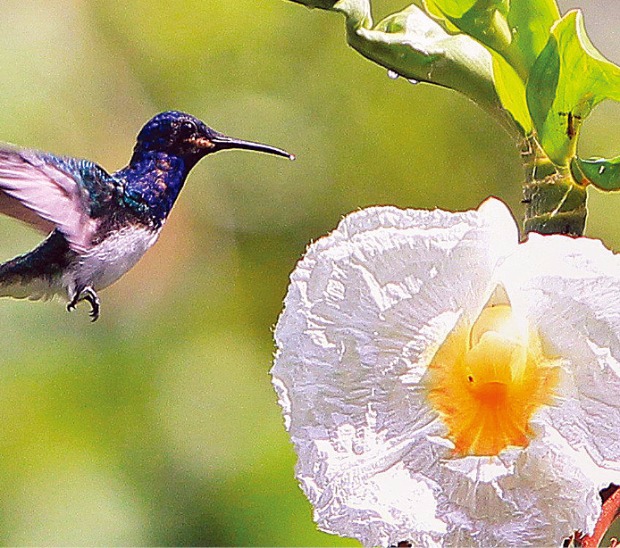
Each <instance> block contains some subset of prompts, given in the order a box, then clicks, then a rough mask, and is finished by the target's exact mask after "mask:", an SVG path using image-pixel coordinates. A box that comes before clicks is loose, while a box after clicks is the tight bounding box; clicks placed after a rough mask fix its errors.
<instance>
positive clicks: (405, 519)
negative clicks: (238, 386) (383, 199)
mask: <svg viewBox="0 0 620 548" xmlns="http://www.w3.org/2000/svg"><path fill="white" fill-rule="evenodd" d="M517 242H518V235H517V228H516V225H515V222H514V220H513V218H512V216H511V214H510V212H509V211H508V209H507V208H506V206H505V205H503V204H502V203H501V202H499V201H498V200H494V199H491V200H487V202H485V203H484V204H483V205H482V206H481V207H480V208H479V210H478V211H472V212H465V213H450V212H445V211H440V210H435V211H416V210H399V209H397V208H393V207H374V208H369V209H366V210H363V211H359V212H356V213H353V214H351V215H349V216H347V217H346V218H345V219H343V221H342V222H341V223H340V224H339V226H338V228H337V229H336V230H335V231H334V232H333V233H332V234H330V235H329V236H327V237H324V238H321V239H320V240H318V241H317V242H315V243H314V244H312V245H311V246H310V247H309V249H308V251H307V253H306V255H305V257H304V259H303V260H302V261H300V263H299V264H298V265H297V268H296V269H295V271H294V272H293V274H292V275H291V285H290V287H289V291H288V294H287V297H286V300H285V310H284V312H283V314H282V316H281V317H280V319H279V321H278V324H277V327H276V333H275V337H276V342H277V346H278V351H277V355H276V360H275V365H274V367H273V370H272V375H273V378H274V385H275V387H276V389H277V391H278V395H279V401H280V404H281V405H282V407H283V409H284V414H285V424H286V427H287V429H288V430H289V431H290V433H291V437H292V440H293V443H294V444H295V448H296V450H297V454H298V456H299V460H298V464H297V468H296V470H297V478H298V479H299V481H300V483H301V486H302V488H303V490H304V492H305V493H306V495H307V496H308V498H309V499H310V501H311V503H312V504H313V506H314V510H315V519H316V521H317V523H318V524H319V526H320V527H321V528H322V529H323V530H326V531H328V532H334V533H337V534H340V535H343V536H350V537H354V538H358V539H360V540H361V541H362V542H363V543H364V544H367V545H378V544H382V545H386V544H389V543H395V542H398V541H399V540H403V539H410V540H412V541H414V542H415V543H416V544H422V545H431V544H434V543H437V542H440V541H441V539H442V537H443V535H444V534H445V533H446V531H447V529H446V523H445V522H444V521H442V520H440V519H439V518H438V517H437V516H436V514H437V512H436V504H437V503H436V501H437V500H438V498H439V494H440V492H441V488H440V487H439V485H438V484H437V482H436V481H435V480H434V479H432V478H434V477H436V476H438V475H439V471H438V469H437V467H438V462H439V458H440V457H441V456H442V455H446V454H448V452H449V451H450V444H449V443H447V442H446V440H444V439H443V438H442V437H441V435H442V434H444V433H445V432H444V426H443V424H442V423H441V422H440V421H439V420H438V419H437V416H436V414H435V413H434V411H432V410H431V409H429V408H428V406H427V405H426V402H425V398H424V397H422V394H421V390H422V388H421V386H420V379H421V378H422V376H423V374H424V372H425V371H426V367H427V365H428V363H429V362H430V360H431V359H432V356H433V355H434V353H435V351H436V349H437V347H438V345H440V344H441V343H442V342H443V340H444V339H445V337H446V335H447V334H448V333H449V332H450V331H451V330H452V329H453V327H454V325H455V324H456V322H457V321H458V320H459V318H461V317H462V316H463V315H468V316H470V315H471V316H472V317H475V316H476V315H477V314H478V313H479V312H480V310H481V308H482V307H483V306H484V305H485V303H486V302H487V300H488V298H489V297H490V295H491V293H492V292H493V289H494V287H495V282H494V280H493V272H494V270H495V267H496V265H497V263H498V262H499V261H501V260H502V259H503V258H504V257H505V256H506V254H508V253H510V252H512V251H514V250H515V248H516V246H517Z"/></svg>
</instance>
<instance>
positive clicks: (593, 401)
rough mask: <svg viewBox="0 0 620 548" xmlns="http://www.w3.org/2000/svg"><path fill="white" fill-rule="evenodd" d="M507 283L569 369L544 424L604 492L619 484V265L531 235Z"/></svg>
mask: <svg viewBox="0 0 620 548" xmlns="http://www.w3.org/2000/svg"><path fill="white" fill-rule="evenodd" d="M531 265H535V267H532V266H531ZM500 276H501V277H502V279H503V281H504V284H505V285H506V287H507V291H508V293H509V295H510V299H511V302H512V304H513V308H515V307H518V308H520V309H521V311H522V313H523V314H525V315H526V316H527V317H528V318H529V320H530V323H531V324H532V325H535V326H537V328H538V330H539V332H540V334H541V335H542V337H543V339H545V340H546V342H547V345H548V352H549V353H550V354H555V355H557V356H561V357H562V358H563V359H564V361H565V367H564V374H563V377H564V378H563V380H562V382H561V386H560V387H559V389H558V392H559V394H558V395H559V398H558V400H557V402H556V405H554V406H552V407H550V408H548V409H547V410H546V411H545V412H544V413H543V415H542V416H541V418H540V420H541V421H543V422H545V423H546V424H548V425H549V426H551V427H553V428H555V429H556V430H557V431H558V433H559V435H561V436H562V437H563V438H564V439H565V440H566V441H567V443H568V444H569V445H570V446H571V447H573V448H574V449H575V450H578V451H579V450H581V451H582V452H583V454H582V455H581V456H580V457H578V458H576V463H575V465H576V466H580V467H581V468H582V470H583V471H584V473H586V474H587V475H588V477H590V478H591V479H592V480H593V481H594V482H595V484H596V486H597V488H599V489H600V488H603V487H606V486H607V485H608V484H609V483H610V482H613V483H620V429H619V428H618V425H619V424H620V257H619V256H617V255H614V254H613V253H612V252H611V251H609V250H608V249H606V248H605V247H604V246H603V245H602V244H601V242H599V241H597V240H590V239H587V238H578V239H573V238H568V237H564V236H538V235H532V236H531V237H530V240H529V241H528V242H527V243H526V244H524V245H522V246H520V249H519V250H518V252H517V253H516V254H515V255H514V256H513V257H511V258H510V259H509V260H508V261H507V262H506V264H505V265H504V266H503V268H502V273H501V274H500ZM585 457H588V458H585Z"/></svg>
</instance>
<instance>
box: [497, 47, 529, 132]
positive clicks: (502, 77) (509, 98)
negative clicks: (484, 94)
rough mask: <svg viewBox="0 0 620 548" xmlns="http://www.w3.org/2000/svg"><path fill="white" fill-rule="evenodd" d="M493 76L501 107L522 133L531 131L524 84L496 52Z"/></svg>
mask: <svg viewBox="0 0 620 548" xmlns="http://www.w3.org/2000/svg"><path fill="white" fill-rule="evenodd" d="M493 78H494V81H495V89H496V91H497V94H498V95H499V98H500V100H501V102H502V105H503V107H504V108H505V109H506V110H507V111H508V112H510V114H511V115H512V117H513V118H514V119H515V121H516V122H517V123H518V124H519V125H520V126H521V129H522V131H523V134H524V135H527V134H529V133H531V131H532V127H533V126H532V118H531V117H530V113H529V110H528V108H527V101H526V99H525V84H524V83H523V80H521V78H519V75H518V74H517V73H516V71H515V70H514V68H512V66H511V65H509V64H508V63H507V62H506V60H505V59H504V58H503V57H502V56H501V55H499V54H498V53H493Z"/></svg>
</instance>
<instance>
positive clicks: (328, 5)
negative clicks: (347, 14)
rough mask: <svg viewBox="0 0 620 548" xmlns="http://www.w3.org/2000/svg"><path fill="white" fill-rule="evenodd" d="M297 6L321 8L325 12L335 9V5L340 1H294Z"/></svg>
mask: <svg viewBox="0 0 620 548" xmlns="http://www.w3.org/2000/svg"><path fill="white" fill-rule="evenodd" d="M292 1H293V2H296V3H297V4H303V5H304V6H308V7H309V8H319V9H323V10H329V9H332V8H333V7H334V5H335V4H337V3H338V0H292Z"/></svg>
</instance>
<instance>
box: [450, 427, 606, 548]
mask: <svg viewBox="0 0 620 548" xmlns="http://www.w3.org/2000/svg"><path fill="white" fill-rule="evenodd" d="M537 430H538V431H537V435H536V437H535V438H534V439H533V440H532V442H531V443H530V444H529V445H528V447H527V448H525V449H517V448H515V449H510V450H506V451H504V452H502V453H501V454H500V455H499V456H498V457H494V458H490V457H486V458H485V457H465V458H461V459H455V460H447V461H445V462H444V463H443V464H442V466H441V468H440V470H441V475H440V476H439V479H438V481H439V483H440V484H441V486H442V488H443V491H442V496H441V498H440V501H439V504H438V511H439V514H440V516H442V517H443V518H444V520H445V521H447V522H448V523H449V524H450V526H449V531H448V534H447V535H446V537H445V538H444V544H445V545H447V546H471V545H475V546H560V545H561V542H562V539H564V538H566V537H569V536H570V535H572V534H573V533H574V532H575V531H577V530H579V531H584V532H592V529H593V527H594V524H595V522H596V519H597V517H598V514H599V513H600V509H601V500H600V497H599V494H598V487H597V485H596V482H595V481H593V479H592V477H591V476H589V475H588V473H587V471H586V470H588V468H589V467H588V466H579V465H578V463H579V462H583V460H584V459H583V455H582V454H579V452H578V451H575V450H574V449H573V448H572V447H570V445H569V444H568V443H567V442H566V440H565V439H564V438H562V437H561V436H559V435H558V433H557V431H555V430H554V429H552V428H551V429H548V430H546V429H545V427H544V426H543V427H540V428H538V429H537Z"/></svg>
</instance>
